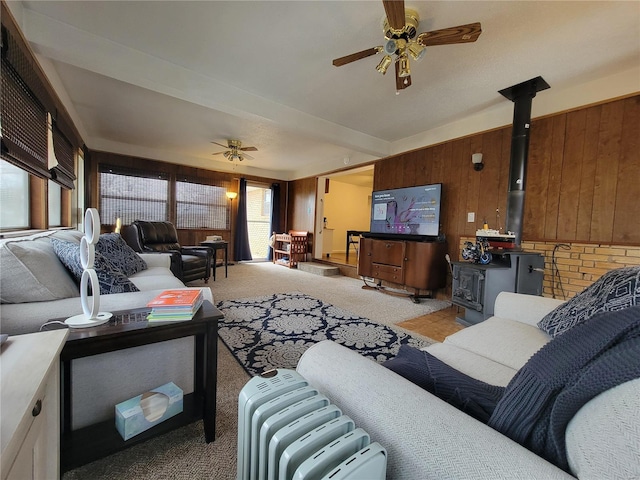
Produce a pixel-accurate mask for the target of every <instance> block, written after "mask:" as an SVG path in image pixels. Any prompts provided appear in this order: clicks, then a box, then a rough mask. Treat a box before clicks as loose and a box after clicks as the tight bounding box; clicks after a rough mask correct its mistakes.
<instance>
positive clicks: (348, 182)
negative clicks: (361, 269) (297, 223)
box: [314, 165, 374, 265]
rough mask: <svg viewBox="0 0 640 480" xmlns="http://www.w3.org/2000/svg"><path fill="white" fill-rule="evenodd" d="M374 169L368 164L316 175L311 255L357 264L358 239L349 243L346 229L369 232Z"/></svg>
mask: <svg viewBox="0 0 640 480" xmlns="http://www.w3.org/2000/svg"><path fill="white" fill-rule="evenodd" d="M373 171H374V167H373V165H369V166H365V167H359V168H354V169H350V170H345V171H342V172H338V173H334V174H331V175H327V176H321V177H318V191H317V192H316V198H317V202H316V225H315V231H316V232H317V233H318V235H317V238H318V240H319V241H318V242H314V258H318V259H320V258H321V259H323V260H328V261H331V262H332V263H339V264H344V265H356V263H357V251H358V244H357V239H354V242H351V243H349V242H348V239H347V232H348V231H363V232H366V231H369V222H370V218H371V193H372V191H373ZM347 251H348V252H349V255H347Z"/></svg>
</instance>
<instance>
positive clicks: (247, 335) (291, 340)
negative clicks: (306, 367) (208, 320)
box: [216, 292, 430, 376]
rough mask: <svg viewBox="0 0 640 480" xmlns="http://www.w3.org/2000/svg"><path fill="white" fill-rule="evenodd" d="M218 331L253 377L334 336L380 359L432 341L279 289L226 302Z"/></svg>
mask: <svg viewBox="0 0 640 480" xmlns="http://www.w3.org/2000/svg"><path fill="white" fill-rule="evenodd" d="M216 306H217V307H218V308H219V309H220V310H221V311H222V312H223V313H224V319H223V320H221V321H220V324H219V329H218V333H219V335H220V338H221V339H222V341H223V342H224V343H225V344H226V345H227V347H229V350H231V353H232V354H233V355H234V357H236V359H237V360H238V362H239V363H240V364H241V365H242V366H243V367H244V369H245V370H246V371H247V372H248V373H249V374H250V375H253V376H255V375H259V374H261V373H262V372H264V371H265V370H269V369H272V368H289V369H295V367H296V365H297V363H298V359H299V358H300V356H301V355H302V353H303V352H304V351H305V350H306V349H307V348H309V347H310V346H311V345H313V344H314V343H317V342H320V341H322V340H327V339H328V340H333V341H334V342H336V343H340V344H342V345H344V346H345V347H348V348H351V349H352V350H356V351H357V352H359V353H360V354H361V355H364V356H366V357H369V358H371V359H373V360H375V361H377V362H379V363H382V362H384V361H385V360H387V359H389V358H392V357H395V355H396V354H397V353H398V349H399V348H400V345H403V344H409V345H412V346H415V347H417V348H421V347H425V346H427V345H429V344H430V342H428V341H425V340H422V339H419V338H415V337H412V336H410V335H408V334H406V333H404V332H401V331H398V330H393V329H391V328H390V327H387V326H384V325H379V324H376V323H373V322H371V321H370V320H368V319H366V318H362V317H359V316H357V315H353V314H352V313H349V312H347V311H346V310H342V309H340V308H337V307H334V306H333V305H330V304H328V303H325V302H323V301H321V300H318V299H316V298H313V297H310V296H308V295H305V294H303V293H298V292H294V293H278V294H275V295H267V296H263V297H256V298H241V299H237V300H226V301H223V302H219V303H218V304H217V305H216Z"/></svg>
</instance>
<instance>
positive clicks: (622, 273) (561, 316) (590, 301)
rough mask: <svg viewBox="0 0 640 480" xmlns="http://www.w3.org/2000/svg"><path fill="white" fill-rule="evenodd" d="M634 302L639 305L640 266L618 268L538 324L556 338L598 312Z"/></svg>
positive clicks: (620, 307) (630, 304) (618, 308)
mask: <svg viewBox="0 0 640 480" xmlns="http://www.w3.org/2000/svg"><path fill="white" fill-rule="evenodd" d="M634 305H640V266H635V267H625V268H618V269H616V270H611V271H610V272H607V273H605V274H604V275H603V276H602V277H600V278H599V279H598V280H597V281H596V282H595V283H593V284H591V285H590V286H589V287H587V288H586V289H585V290H583V291H582V292H580V293H579V294H577V295H576V296H575V297H573V298H572V299H571V300H569V301H568V302H566V303H564V304H562V305H560V306H559V307H558V308H556V309H555V310H553V311H552V312H550V313H549V314H547V315H546V316H545V317H544V318H543V319H542V320H540V322H539V323H538V327H539V328H541V329H542V330H544V331H545V332H547V333H548V334H549V335H551V336H552V337H555V336H556V335H560V334H561V333H563V332H566V331H567V330H569V329H570V328H571V327H573V326H574V325H577V324H578V323H582V322H584V321H585V320H587V319H588V318H591V317H592V316H593V315H595V314H596V313H601V312H608V311H613V310H622V309H623V308H628V307H632V306H634Z"/></svg>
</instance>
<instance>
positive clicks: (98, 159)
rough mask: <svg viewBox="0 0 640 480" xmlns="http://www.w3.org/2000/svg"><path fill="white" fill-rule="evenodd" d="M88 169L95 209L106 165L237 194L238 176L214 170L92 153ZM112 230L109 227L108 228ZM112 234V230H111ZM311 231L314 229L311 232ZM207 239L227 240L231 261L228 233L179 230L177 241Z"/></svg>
mask: <svg viewBox="0 0 640 480" xmlns="http://www.w3.org/2000/svg"><path fill="white" fill-rule="evenodd" d="M87 158H88V163H89V165H88V166H87V169H86V170H87V172H88V173H87V179H88V181H87V185H89V189H88V190H87V192H88V193H87V206H91V207H96V208H97V207H98V202H99V198H100V195H99V191H98V189H99V184H98V183H99V182H98V169H99V165H100V164H108V165H116V166H124V167H129V168H137V169H140V170H144V171H150V172H161V173H166V174H168V175H169V177H170V178H175V177H179V176H181V175H185V176H190V177H197V178H208V179H211V180H218V181H227V182H230V183H231V184H232V185H233V188H234V190H236V191H237V189H238V183H239V175H238V174H236V173H228V172H218V171H215V170H207V169H203V168H193V167H187V166H184V165H176V164H173V163H166V162H159V161H155V160H150V159H146V158H139V157H130V156H127V155H117V154H115V153H107V152H91V153H90V155H88V156H87ZM242 177H244V178H246V179H247V180H249V181H254V182H259V183H264V184H266V185H271V184H273V183H280V185H281V186H280V191H281V192H286V191H287V183H288V182H285V181H283V180H277V179H273V178H264V177H256V176H253V175H242ZM237 206H238V201H237V200H235V201H234V202H233V209H234V211H233V212H232V216H233V225H235V224H236V222H235V219H236V212H237V210H236V209H237ZM286 208H287V207H286V196H285V195H284V194H281V200H280V223H281V224H282V225H283V224H284V221H285V218H286V217H285V215H286ZM109 227H111V226H108V227H107V228H109ZM110 231H111V230H110ZM311 231H313V229H312V230H311ZM207 235H220V236H222V238H223V239H225V240H228V241H229V242H230V244H229V258H230V259H232V258H234V257H233V241H232V237H231V232H230V231H229V230H208V229H193V230H178V239H179V241H180V243H181V244H182V245H198V244H199V243H200V242H201V241H202V240H204V239H205V238H206V237H207Z"/></svg>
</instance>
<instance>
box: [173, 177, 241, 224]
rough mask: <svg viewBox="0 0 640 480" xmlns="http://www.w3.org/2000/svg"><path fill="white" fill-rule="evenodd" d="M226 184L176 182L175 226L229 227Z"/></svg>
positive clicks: (185, 180)
mask: <svg viewBox="0 0 640 480" xmlns="http://www.w3.org/2000/svg"><path fill="white" fill-rule="evenodd" d="M227 190H228V185H227V184H225V185H203V184H201V183H195V182H194V181H189V180H187V179H184V180H182V181H177V182H176V209H177V212H176V213H177V215H176V219H177V221H176V228H209V229H212V230H227V229H229V215H228V213H229V209H228V207H229V205H228V203H229V200H228V199H227V197H226V192H227Z"/></svg>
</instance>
